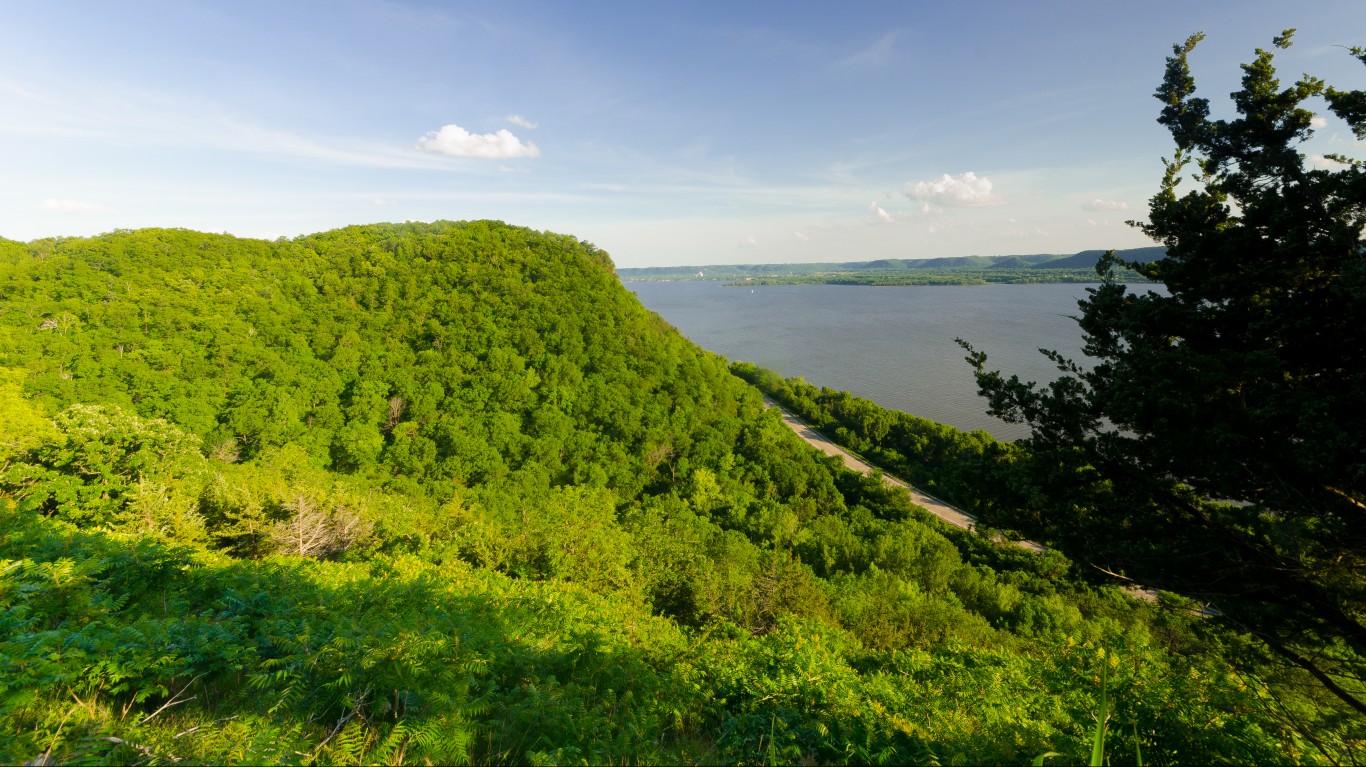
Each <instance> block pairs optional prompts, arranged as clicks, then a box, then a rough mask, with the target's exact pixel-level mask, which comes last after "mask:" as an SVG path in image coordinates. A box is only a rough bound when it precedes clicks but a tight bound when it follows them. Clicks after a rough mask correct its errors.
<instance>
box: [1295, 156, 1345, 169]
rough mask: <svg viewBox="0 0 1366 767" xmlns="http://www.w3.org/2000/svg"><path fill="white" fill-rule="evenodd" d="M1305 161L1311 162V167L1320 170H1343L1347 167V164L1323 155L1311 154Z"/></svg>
mask: <svg viewBox="0 0 1366 767" xmlns="http://www.w3.org/2000/svg"><path fill="white" fill-rule="evenodd" d="M1305 159H1307V160H1308V161H1309V164H1310V165H1312V166H1314V167H1315V168H1317V169H1318V170H1342V169H1343V168H1346V167H1347V163H1343V162H1338V161H1337V160H1333V159H1330V158H1327V157H1324V156H1323V155H1321V154H1311V155H1309V156H1308V157H1306V158H1305Z"/></svg>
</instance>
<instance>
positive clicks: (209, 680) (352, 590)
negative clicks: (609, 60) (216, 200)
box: [0, 221, 1363, 764]
mask: <svg viewBox="0 0 1366 767" xmlns="http://www.w3.org/2000/svg"><path fill="white" fill-rule="evenodd" d="M0 366H2V367H0V440H3V442H0V467H2V468H3V471H2V472H0V520H3V522H2V523H0V562H2V564H0V568H2V569H0V573H3V575H2V576H0V668H3V669H5V671H4V673H3V675H0V759H3V760H4V761H5V762H11V763H17V762H30V761H35V760H37V761H38V762H39V763H74V762H82V763H85V762H98V763H134V762H137V763H166V762H190V763H195V762H215V763H315V762H316V763H358V762H359V763H419V764H421V763H474V764H503V763H532V764H579V763H591V764H602V763H624V762H632V763H637V762H639V763H736V764H754V763H764V764H774V763H806V764H811V763H889V764H907V763H918V764H966V763H1002V764H1024V763H1027V762H1031V761H1035V760H1036V759H1039V758H1040V757H1041V756H1042V755H1044V754H1047V753H1048V752H1055V754H1056V755H1054V756H1049V757H1047V759H1048V762H1047V763H1060V762H1066V761H1069V760H1070V761H1073V762H1075V761H1085V760H1086V759H1087V758H1088V757H1089V756H1090V755H1091V754H1092V753H1093V749H1094V748H1095V746H1096V732H1097V729H1098V724H1099V725H1100V729H1102V730H1103V731H1104V733H1105V740H1104V745H1103V749H1104V753H1105V754H1106V758H1109V759H1111V760H1112V761H1113V762H1115V763H1119V762H1131V761H1138V760H1141V761H1143V762H1144V763H1148V764H1165V763H1173V764H1176V763H1180V764H1195V763H1216V762H1232V763H1282V762H1291V761H1293V762H1324V763H1331V762H1343V761H1349V760H1351V759H1353V757H1354V755H1356V754H1359V751H1358V748H1359V744H1360V742H1361V738H1362V735H1363V727H1362V725H1363V722H1362V720H1361V719H1360V718H1359V717H1357V716H1356V715H1355V714H1354V713H1353V712H1352V711H1350V710H1348V709H1346V708H1345V707H1344V706H1343V705H1342V703H1341V702H1340V701H1339V700H1338V699H1337V698H1336V697H1334V696H1333V695H1331V694H1329V693H1327V692H1325V691H1324V689H1323V688H1322V686H1321V685H1320V684H1319V683H1318V682H1317V681H1316V679H1315V678H1314V677H1313V676H1312V674H1311V672H1309V671H1307V670H1306V669H1304V668H1301V667H1299V666H1296V665H1294V664H1291V663H1286V662H1284V661H1283V660H1281V659H1279V658H1277V657H1276V656H1274V655H1273V654H1272V653H1270V652H1269V651H1267V650H1266V649H1265V648H1264V647H1263V646H1262V645H1260V644H1259V643H1258V641H1257V640H1256V638H1255V637H1253V636H1252V635H1251V634H1250V633H1249V632H1248V631H1246V630H1244V629H1243V628H1242V627H1240V626H1239V625H1237V624H1236V623H1233V622H1229V621H1224V620H1220V619H1219V618H1218V616H1217V615H1216V616H1214V617H1209V616H1208V614H1205V613H1201V612H1200V611H1199V610H1198V609H1197V608H1198V605H1196V604H1193V603H1191V602H1189V601H1188V600H1183V599H1182V598H1180V597H1177V596H1176V595H1174V594H1167V593H1165V592H1163V593H1161V594H1160V596H1159V599H1158V601H1157V602H1156V603H1147V602H1142V601H1137V600H1134V599H1133V598H1131V597H1130V596H1128V595H1127V594H1126V593H1125V592H1124V591H1123V590H1122V588H1121V587H1122V586H1123V585H1124V584H1123V582H1122V581H1120V580H1117V579H1116V578H1114V577H1112V576H1111V575H1108V574H1106V573H1104V572H1102V571H1101V570H1100V569H1099V568H1098V567H1097V566H1095V563H1092V562H1088V561H1073V560H1071V559H1069V558H1067V557H1066V556H1064V555H1063V554H1062V553H1059V552H1058V551H1048V552H1045V553H1043V554H1033V553H1030V552H1027V551H1023V550H1020V549H1016V548H1013V547H1001V546H997V545H995V544H993V543H992V542H991V538H992V536H991V535H974V534H972V533H969V532H965V531H959V530H955V529H953V528H949V527H947V526H945V525H944V524H942V523H940V522H938V521H937V520H935V519H933V518H932V517H930V516H929V515H928V514H926V513H925V512H924V511H923V510H921V509H918V508H916V507H915V506H913V505H912V504H911V503H910V502H909V500H908V499H907V497H906V496H905V495H904V494H903V493H900V492H898V491H892V490H889V489H887V488H885V487H883V486H882V484H881V483H880V482H878V481H877V479H876V478H867V477H861V476H859V475H856V474H854V473H852V472H849V471H847V470H845V469H843V468H842V466H841V465H840V464H839V463H838V461H836V460H834V459H830V458H827V457H825V456H823V455H821V454H819V453H818V452H816V451H815V450H813V449H811V448H809V447H808V446H807V445H805V444H804V443H803V442H802V441H801V440H800V439H799V438H798V437H796V436H795V435H794V434H793V433H792V432H790V431H789V430H788V429H787V428H785V427H784V426H783V424H782V423H781V421H780V419H779V418H778V416H777V414H776V413H775V412H773V411H771V410H768V409H766V408H765V407H764V406H763V402H762V398H761V393H760V390H759V388H756V386H755V385H753V384H758V385H759V386H760V387H763V388H764V390H765V391H768V392H769V393H771V394H773V395H774V396H777V397H780V398H782V399H783V400H784V401H785V402H786V403H787V404H789V405H791V406H793V407H795V408H799V409H801V411H802V412H803V413H804V415H806V416H807V417H808V418H809V419H812V420H813V421H814V422H816V423H817V424H818V425H821V426H824V427H825V428H827V429H828V430H829V431H830V432H831V433H832V435H835V434H836V433H838V436H839V438H840V439H841V440H842V441H844V442H845V443H846V444H849V445H851V446H853V447H854V448H855V449H859V450H862V451H863V452H865V454H867V455H868V456H869V457H870V458H871V459H873V460H875V461H876V462H878V463H879V464H881V465H883V466H884V468H887V469H889V470H893V471H897V472H898V473H901V474H903V475H904V476H906V478H907V479H912V480H913V481H915V482H917V483H918V484H925V485H927V486H929V487H930V488H932V489H934V490H936V491H937V492H940V493H942V494H945V495H948V496H951V497H952V499H953V500H954V501H955V502H957V503H959V504H960V505H963V506H964V507H965V508H968V509H970V510H972V511H973V512H974V513H976V514H978V515H979V517H980V518H982V519H984V520H987V521H989V522H991V523H992V524H996V525H1000V526H1003V527H1024V526H1027V524H1028V522H1029V519H1030V515H1031V514H1034V515H1038V514H1040V513H1042V512H1043V510H1045V509H1047V508H1049V507H1051V506H1052V505H1057V504H1062V503H1078V504H1084V503H1087V502H1088V500H1094V499H1088V498H1070V499H1069V498H1059V497H1057V496H1056V495H1052V496H1050V495H1047V494H1046V493H1048V492H1051V491H1053V490H1054V489H1055V488H1050V487H1048V486H1045V485H1041V484H1037V483H1033V484H1031V483H1032V482H1033V480H1032V479H1031V478H1032V477H1033V476H1034V475H1033V474H1031V473H1029V472H1027V471H1024V470H1022V469H1020V467H1021V466H1024V465H1026V464H1028V463H1029V455H1028V452H1029V451H1028V449H1027V448H1025V447H1022V446H1019V445H1011V444H1004V443H998V442H996V441H994V440H992V439H991V438H990V437H989V436H987V435H986V434H984V433H982V432H974V433H964V432H960V431H956V430H954V429H952V428H949V427H946V426H943V425H940V424H935V423H932V422H928V421H924V420H922V419H916V418H914V417H911V416H906V415H905V414H900V413H891V412H888V411H884V410H882V409H880V408H878V407H877V406H876V405H874V404H872V403H870V402H866V401H862V400H858V399H856V398H852V397H850V396H849V395H847V394H843V393H838V392H830V391H828V390H826V391H824V392H821V391H819V390H816V389H814V388H813V387H810V386H808V385H806V384H805V383H804V382H801V381H799V380H789V381H783V380H782V379H781V378H780V377H779V376H777V375H776V374H773V373H770V372H768V371H762V370H759V369H757V368H754V367H753V366H749V365H744V364H736V365H735V366H734V367H733V368H732V367H731V366H730V364H729V363H728V361H727V360H724V359H722V358H720V357H718V356H716V355H714V354H711V353H708V352H706V351H703V350H701V349H699V348H698V347H697V346H695V345H694V344H692V343H691V342H689V341H687V340H686V339H685V338H683V337H682V336H681V335H680V334H679V333H678V332H676V331H675V330H674V329H673V328H671V327H670V326H669V325H668V324H667V323H666V322H664V321H663V320H662V319H661V318H660V317H658V316H657V315H655V314H653V313H651V312H649V311H647V310H646V309H644V308H643V307H642V306H641V305H640V304H639V303H638V302H637V300H636V299H635V297H634V296H633V295H632V294H631V293H630V292H629V291H627V290H626V289H625V288H624V287H623V286H622V285H621V284H620V282H619V281H618V279H617V277H616V274H615V272H614V269H613V265H612V262H611V260H610V259H609V258H608V256H607V254H606V253H604V252H602V251H600V250H599V249H597V248H595V247H594V246H592V245H590V244H588V243H584V242H581V241H579V240H577V239H575V238H573V237H570V236H565V235H559V234H551V233H544V232H536V231H532V230H528V229H524V228H518V227H514V226H509V225H505V224H502V223H499V222H488V221H478V222H436V223H431V224H402V225H391V224H378V225H370V226H355V227H348V228H345V229H341V230H337V231H332V232H326V233H321V234H315V235H309V236H303V237H298V238H295V239H280V240H276V241H263V240H251V239H239V238H235V237H232V236H228V235H215V234H203V233H198V232H192V231H186V230H166V229H144V230H137V231H118V232H113V233H109V234H105V235H101V236H98V237H90V238H60V239H45V240H36V241H33V242H29V243H18V242H11V241H0ZM1097 492H1099V491H1097ZM988 532H989V531H988ZM1041 762H1042V760H1040V761H1035V763H1041Z"/></svg>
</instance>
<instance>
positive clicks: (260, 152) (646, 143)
mask: <svg viewBox="0 0 1366 767" xmlns="http://www.w3.org/2000/svg"><path fill="white" fill-rule="evenodd" d="M1289 27H1295V28H1297V29H1298V32H1297V34H1296V36H1295V45H1294V46H1293V47H1292V48H1290V49H1289V50H1287V51H1282V52H1278V54H1277V58H1276V62H1277V65H1278V70H1279V71H1280V73H1281V75H1282V78H1283V81H1284V82H1286V83H1287V84H1288V83H1289V82H1290V81H1291V80H1293V79H1294V78H1296V77H1298V76H1299V75H1301V74H1303V73H1309V74H1312V75H1315V76H1318V77H1321V78H1323V79H1325V80H1327V81H1328V82H1329V83H1330V84H1333V85H1336V86H1337V87H1339V88H1358V89H1359V88H1366V67H1362V66H1361V64H1360V63H1359V62H1357V61H1356V60H1355V59H1353V58H1352V57H1351V56H1350V55H1349V53H1348V51H1347V50H1346V47H1348V46H1360V45H1366V2H1362V0H1340V1H1339V0H1328V1H1325V2H1312V0H1311V1H1309V2H1301V3H1290V2H1286V0H1279V1H1278V2H1262V1H1260V0H1238V1H1236V2H1234V1H1228V2H1222V1H1210V2H1199V3H1187V2H1181V3H1177V2H1165V0H1150V1H1146V2H1131V3H1116V2H1103V1H1097V0H1092V2H1085V3H1083V2H1066V3H1063V2H1047V1H1046V0H1043V1H1041V2H1033V3H1022V2H1018V0H1016V1H1015V2H977V3H957V4H949V3H930V2H913V1H911V0H903V1H901V2H861V3H857V4H839V5H837V4H835V3H830V2H819V3H817V2H797V1H794V0H785V1H784V2H736V3H720V2H705V3H663V2H654V3H652V2H640V1H639V0H637V1H636V2H619V3H609V2H591V1H580V2H573V3H570V2H546V3H521V2H512V1H509V2H498V3H487V2H485V3H451V2H397V1H385V2H380V1H378V0H329V1H328V2H302V1H299V2H288V1H286V0H274V1H273V2H269V3H256V2H244V1H238V0H234V2H199V1H198V0H169V1H167V2H139V1H137V0H120V2H117V3H110V2H106V1H104V0H101V1H100V2H42V3H35V2H32V0H17V1H12V0H0V40H3V44H0V237H6V238H9V239H12V240H20V241H29V240H32V239H37V238H41V237H51V236H81V235H90V234H97V233H100V232H106V231H110V230H113V229H131V228H141V227H184V228H189V229H196V230H201V231H214V232H229V233H231V234H234V235H237V236H241V237H261V238H269V239H274V238H276V237H282V236H283V237H293V236H297V235H300V234H307V233H312V232H318V231H325V230H328V229H334V228H338V227H342V226H347V225H351V224H364V223H372V222H379V221H407V220H413V221H432V220H437V219H450V220H473V219H498V220H502V221H506V222H508V223H510V224H516V225H520V226H527V227H531V228H534V229H541V230H551V231H556V232H561V233H566V234H571V235H574V236H576V237H578V238H580V239H583V240H586V241H589V242H592V243H594V244H596V245H597V246H599V247H601V248H603V249H604V250H606V251H607V252H608V253H610V254H611V255H612V258H613V260H614V261H615V263H616V264H617V265H618V266H621V267H639V266H667V265H682V264H699V265H702V264H734V263H781V262H813V261H858V260H869V259H875V258H934V257H942V256H964V255H974V254H978V255H1003V254H1024V253H1073V252H1076V251H1079V250H1084V249H1091V248H1127V247H1141V246H1144V245H1149V244H1152V243H1151V242H1149V241H1148V240H1147V239H1146V238H1145V237H1144V236H1143V234H1142V233H1141V232H1139V231H1138V230H1136V229H1134V228H1133V227H1131V226H1128V225H1126V223H1125V222H1126V221H1128V220H1133V219H1140V220H1141V219H1142V218H1143V217H1144V215H1145V213H1146V210H1147V200H1148V199H1149V198H1150V197H1151V196H1152V194H1153V193H1154V192H1155V191H1156V190H1157V186H1158V182H1159V180H1160V178H1161V175H1162V164H1161V158H1162V157H1169V156H1170V155H1171V150H1172V144H1171V140H1170V137H1169V136H1168V135H1167V134H1166V132H1165V130H1164V129H1163V128H1162V127H1161V126H1159V125H1158V124H1157V123H1156V121H1155V120H1156V117H1157V113H1158V110H1159V109H1160V105H1159V104H1158V102H1157V101H1156V100H1155V99H1154V98H1153V97H1152V94H1153V91H1154V90H1155V88H1156V86H1157V85H1158V83H1159V82H1160V80H1161V78H1162V71H1163V66H1164V60H1165V58H1166V57H1167V56H1168V55H1170V53H1171V46H1172V45H1173V44H1174V43H1178V42H1180V41H1182V40H1184V39H1185V38H1186V37H1187V36H1189V35H1190V34H1192V33H1195V32H1200V31H1203V32H1204V33H1205V34H1206V39H1205V41H1204V42H1203V43H1202V44H1201V45H1200V46H1199V47H1198V48H1197V49H1196V51H1195V53H1194V54H1193V56H1192V65H1193V69H1194V74H1195V77H1196V82H1197V87H1198V94H1199V95H1203V96H1205V97H1207V98H1209V99H1211V101H1212V102H1213V104H1212V105H1213V109H1214V112H1215V115H1216V116H1231V115H1232V108H1231V106H1230V105H1229V101H1228V99H1227V94H1229V93H1230V92H1231V91H1233V90H1235V89H1236V88H1237V85H1238V79H1239V78H1240V77H1241V71H1240V70H1239V64H1241V63H1244V62H1247V61H1250V60H1251V59H1252V58H1253V56H1254V55H1255V49H1256V48H1258V47H1263V48H1269V47H1270V44H1271V39H1272V38H1273V37H1274V36H1275V35H1276V34H1278V33H1279V32H1280V31H1281V30H1283V29H1286V28H1289ZM1311 106H1312V107H1313V108H1315V109H1317V110H1319V111H1320V112H1321V113H1324V114H1326V111H1325V110H1323V108H1322V106H1323V105H1322V102H1316V103H1311ZM1304 152H1305V154H1306V157H1307V160H1306V161H1307V162H1311V163H1313V162H1320V160H1319V159H1318V158H1319V157H1321V156H1322V155H1324V154H1328V153H1331V152H1339V153H1345V154H1348V155H1349V156H1355V157H1366V143H1363V142H1359V141H1355V140H1354V139H1353V137H1352V135H1351V133H1350V131H1348V130H1347V129H1346V126H1345V125H1344V124H1342V123H1341V122H1340V121H1338V120H1337V119H1336V118H1335V117H1332V116H1331V115H1328V116H1327V119H1325V120H1322V121H1319V123H1317V130H1316V133H1315V136H1314V137H1313V139H1311V141H1310V142H1308V143H1307V144H1306V145H1305V147H1304Z"/></svg>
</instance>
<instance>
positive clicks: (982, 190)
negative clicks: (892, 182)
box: [906, 171, 1005, 210]
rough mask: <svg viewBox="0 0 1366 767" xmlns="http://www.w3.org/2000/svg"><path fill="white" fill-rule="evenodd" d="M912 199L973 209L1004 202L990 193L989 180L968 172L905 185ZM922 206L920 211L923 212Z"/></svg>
mask: <svg viewBox="0 0 1366 767" xmlns="http://www.w3.org/2000/svg"><path fill="white" fill-rule="evenodd" d="M906 188H907V189H908V190H909V192H910V195H911V197H912V198H914V199H916V200H920V201H921V202H924V203H926V204H927V205H928V204H931V203H933V204H935V205H943V206H946V207H963V208H973V207H982V206H986V205H1002V204H1004V203H1005V200H1002V199H1001V198H1000V197H997V196H996V195H994V194H992V193H991V180H990V179H988V178H987V177H986V176H982V177H980V178H979V177H978V176H977V174H976V173H973V172H972V171H968V172H967V173H964V174H962V175H960V176H950V175H949V174H947V173H945V174H944V175H943V176H940V177H939V179H938V180H936V181H920V182H918V183H915V184H909V183H908V184H906ZM923 209H924V208H923V206H922V210H923Z"/></svg>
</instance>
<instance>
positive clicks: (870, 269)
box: [617, 246, 1165, 284]
mask: <svg viewBox="0 0 1366 767" xmlns="http://www.w3.org/2000/svg"><path fill="white" fill-rule="evenodd" d="M1104 253H1105V251H1103V250H1083V251H1081V252H1079V253H1074V254H1072V255H1064V254H1058V253H1036V254H1028V255H1005V256H953V257H944V258H914V259H912V258H880V259H876V260H873V261H844V262H817V263H793V264H709V265H696V266H652V267H638V268H621V269H617V274H618V275H619V276H620V277H621V279H622V280H624V281H627V282H632V281H640V280H721V281H731V280H747V281H755V280H759V281H762V282H772V281H775V280H782V281H799V282H847V281H854V282H858V283H865V282H870V281H872V282H876V283H879V284H882V283H884V282H886V283H904V282H908V281H910V282H915V283H921V282H924V280H921V279H919V278H916V277H914V276H912V273H930V272H935V273H938V274H936V278H937V279H934V280H930V281H931V282H935V283H944V284H966V283H974V282H983V281H996V282H1009V281H1019V282H1040V281H1053V280H1052V279H1050V278H1049V273H1043V274H1038V273H1035V274H1032V275H1029V276H1024V275H1021V278H1020V279H1018V280H1010V279H996V280H989V279H985V278H984V276H983V273H984V272H996V273H1001V272H1006V271H1011V270H1026V269H1029V270H1032V269H1050V270H1058V273H1057V275H1056V276H1057V278H1058V279H1059V281H1078V279H1081V280H1083V281H1084V280H1087V279H1093V278H1094V274H1093V273H1094V269H1095V266H1096V262H1097V261H1099V260H1100V257H1101V255H1103V254H1104ZM1164 253H1165V248H1163V247H1161V246H1154V247H1147V248H1130V249H1127V250H1117V251H1115V254H1116V255H1117V256H1119V257H1120V259H1122V260H1124V261H1129V262H1133V261H1138V262H1144V263H1146V262H1148V261H1155V260H1157V259H1159V258H1161V257H1162V256H1163V254H1164ZM1063 273H1067V274H1068V276H1067V277H1064V276H1063ZM874 275H876V276H874ZM968 275H972V277H971V278H969V277H968ZM898 276H900V277H901V278H902V279H898ZM997 276H1001V275H999V274H998V275H997Z"/></svg>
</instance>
